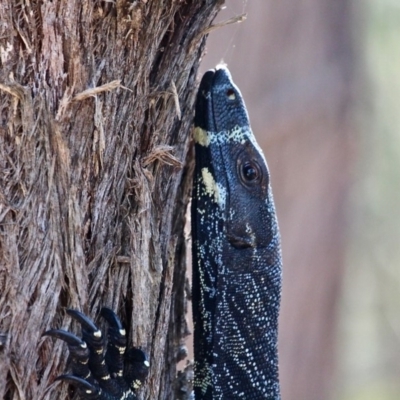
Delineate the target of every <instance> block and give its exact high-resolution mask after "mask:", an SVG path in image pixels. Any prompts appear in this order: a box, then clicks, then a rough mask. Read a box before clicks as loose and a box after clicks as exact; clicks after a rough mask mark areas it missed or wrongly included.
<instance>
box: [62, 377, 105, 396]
mask: <svg viewBox="0 0 400 400" xmlns="http://www.w3.org/2000/svg"><path fill="white" fill-rule="evenodd" d="M55 380H56V381H66V382H69V383H71V384H72V385H74V386H76V387H77V388H78V389H81V390H84V391H85V392H86V393H88V394H89V393H90V394H98V392H99V389H98V388H97V387H96V386H94V385H92V384H91V383H89V382H88V381H86V380H85V379H82V378H79V377H78V376H75V375H60V376H58V377H57V378H56V379H55Z"/></svg>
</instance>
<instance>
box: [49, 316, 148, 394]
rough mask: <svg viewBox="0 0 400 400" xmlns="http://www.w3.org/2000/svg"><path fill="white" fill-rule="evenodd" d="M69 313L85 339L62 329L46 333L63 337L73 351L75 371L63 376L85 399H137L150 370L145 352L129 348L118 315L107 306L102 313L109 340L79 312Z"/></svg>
mask: <svg viewBox="0 0 400 400" xmlns="http://www.w3.org/2000/svg"><path fill="white" fill-rule="evenodd" d="M67 313H68V314H69V315H70V316H71V317H72V318H73V319H75V320H76V321H78V322H79V323H80V324H81V326H82V339H80V338H79V337H78V336H76V335H74V334H72V333H70V332H67V331H64V330H61V329H51V330H49V331H47V332H45V333H44V335H46V336H52V337H55V338H57V339H61V340H64V341H65V342H66V343H67V344H68V349H69V353H70V368H71V370H72V374H69V375H61V376H59V377H58V378H57V380H65V381H67V382H69V383H71V384H72V385H74V386H75V387H76V388H77V390H78V393H79V396H80V398H81V399H82V400H137V396H136V394H135V392H136V389H138V388H139V387H140V386H141V384H142V383H143V381H144V380H145V379H146V377H147V375H148V372H149V362H148V360H147V356H146V354H145V353H144V352H143V351H142V350H140V349H137V348H132V349H129V350H127V349H126V343H127V338H126V333H125V329H124V328H123V326H122V324H121V321H120V320H119V318H118V317H117V315H116V314H115V313H114V312H113V311H112V310H110V309H108V308H103V309H102V310H101V315H102V317H103V318H104V319H106V321H107V322H108V325H109V327H108V332H107V334H108V340H107V343H106V340H105V338H104V335H103V332H101V330H100V329H99V328H98V327H97V326H96V325H95V324H94V323H93V322H92V320H91V319H89V318H88V317H86V316H85V315H84V314H82V313H81V312H79V311H76V310H67Z"/></svg>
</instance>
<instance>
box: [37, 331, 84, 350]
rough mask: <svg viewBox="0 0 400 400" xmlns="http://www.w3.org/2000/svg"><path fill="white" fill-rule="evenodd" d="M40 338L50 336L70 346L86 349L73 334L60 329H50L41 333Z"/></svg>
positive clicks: (82, 342) (81, 341)
mask: <svg viewBox="0 0 400 400" xmlns="http://www.w3.org/2000/svg"><path fill="white" fill-rule="evenodd" d="M42 336H51V337H55V338H57V339H61V340H64V342H66V343H68V344H69V345H71V346H80V347H86V343H85V342H84V341H83V340H81V339H79V338H78V337H77V336H75V335H74V334H72V333H70V332H67V331H64V330H62V329H50V330H48V331H46V332H45V333H43V335H42Z"/></svg>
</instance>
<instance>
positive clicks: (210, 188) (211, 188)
mask: <svg viewBox="0 0 400 400" xmlns="http://www.w3.org/2000/svg"><path fill="white" fill-rule="evenodd" d="M201 176H202V178H203V183H204V188H205V191H206V193H207V194H208V195H209V196H210V197H214V201H215V202H217V203H218V200H219V191H218V186H217V183H216V182H215V180H214V177H213V176H212V174H211V172H210V171H209V170H208V168H202V169H201Z"/></svg>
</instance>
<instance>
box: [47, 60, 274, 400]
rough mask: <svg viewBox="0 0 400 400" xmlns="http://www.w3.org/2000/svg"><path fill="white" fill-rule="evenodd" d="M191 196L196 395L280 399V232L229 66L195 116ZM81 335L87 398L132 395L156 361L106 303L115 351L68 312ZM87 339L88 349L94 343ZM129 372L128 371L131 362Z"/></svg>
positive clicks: (223, 399) (73, 344)
mask: <svg viewBox="0 0 400 400" xmlns="http://www.w3.org/2000/svg"><path fill="white" fill-rule="evenodd" d="M194 140H195V148H196V149H195V150H196V166H195V171H194V184H193V198H192V236H193V315H194V316H193V319H194V354H195V366H194V370H195V377H194V398H195V399H196V400H217V399H218V400H234V399H245V400H257V399H267V400H279V399H280V388H279V379H278V356H277V334H278V329H277V328H278V314H279V306H280V292H281V272H282V268H281V267H282V262H281V260H282V258H281V250H280V236H279V230H278V224H277V219H276V213H275V207H274V202H273V198H272V192H271V186H270V181H269V171H268V167H267V164H266V161H265V158H264V156H263V153H262V150H261V149H260V148H259V146H258V144H257V142H256V140H255V138H254V135H253V133H252V131H251V128H250V123H249V118H248V114H247V110H246V107H245V104H244V101H243V98H242V95H241V93H240V91H239V89H238V88H237V87H236V85H235V84H234V83H233V81H232V78H231V75H230V73H229V71H228V69H227V68H225V67H224V66H219V67H217V68H216V69H215V70H210V71H207V72H206V73H205V75H204V76H203V78H202V81H201V83H200V87H199V91H198V95H197V101H196V113H195V129H194ZM68 312H69V314H70V315H71V316H72V317H73V318H75V319H76V320H78V321H79V322H80V323H81V325H82V331H83V335H82V336H83V338H82V339H80V338H78V337H77V336H75V335H73V334H71V333H69V332H64V331H61V330H51V331H48V332H46V334H47V335H50V336H54V337H57V338H60V339H63V340H65V341H66V342H67V343H68V345H69V350H70V354H71V358H72V375H63V376H61V377H60V379H65V380H68V381H69V382H71V383H73V384H74V385H75V386H76V387H77V388H78V390H79V393H80V395H81V398H82V399H84V400H89V399H91V400H93V399H95V400H134V399H136V398H137V397H136V395H135V390H136V389H137V388H138V387H139V386H140V385H141V383H142V382H143V381H144V379H145V377H146V375H147V373H148V369H149V363H148V360H147V358H146V355H145V354H144V353H143V352H142V351H141V350H139V349H131V350H129V351H127V352H126V355H125V348H126V338H125V331H124V330H123V327H122V325H121V322H120V321H119V319H118V317H117V316H116V315H115V314H114V313H113V312H112V311H111V310H108V309H103V311H102V315H103V317H104V318H106V320H107V321H108V323H109V326H110V328H109V332H108V335H109V339H108V349H107V352H106V353H105V343H104V339H103V336H102V333H101V331H100V330H99V329H98V328H97V327H96V325H94V324H93V322H92V321H91V320H90V319H88V318H87V317H86V316H84V315H83V314H81V313H79V312H77V311H73V310H69V311H68ZM86 344H87V346H86ZM126 358H128V360H127V361H126V360H125V369H124V359H126Z"/></svg>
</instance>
